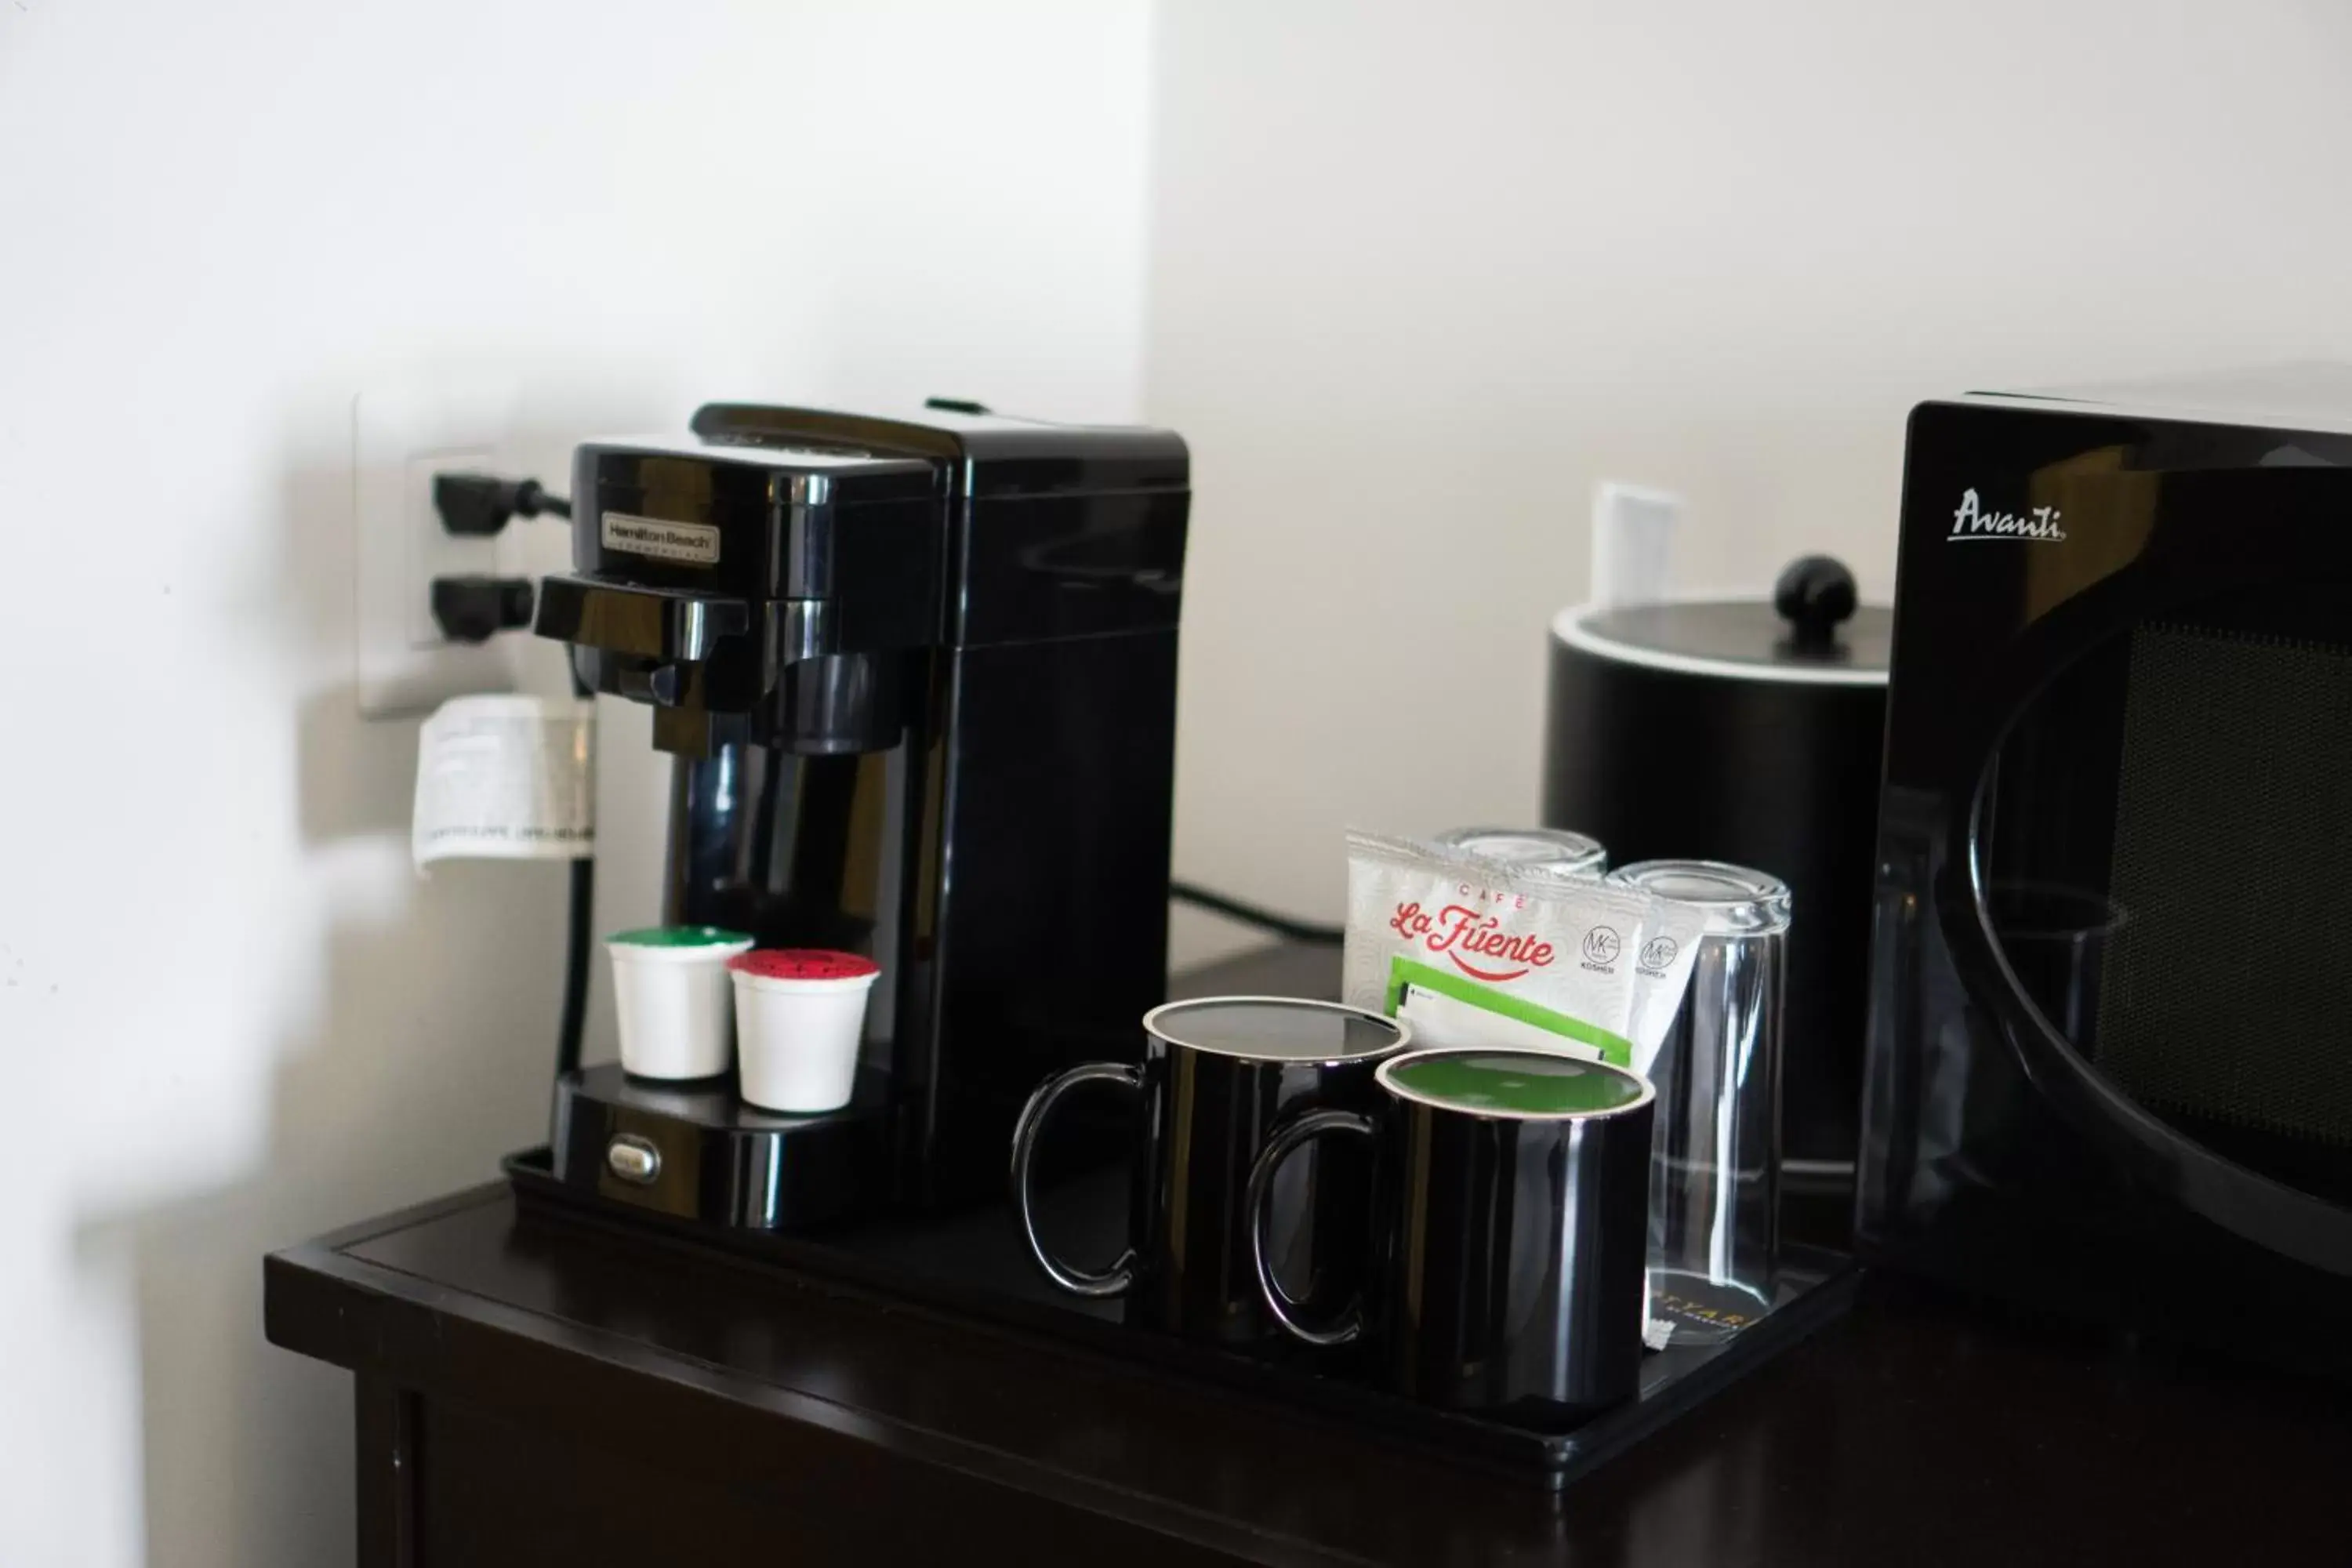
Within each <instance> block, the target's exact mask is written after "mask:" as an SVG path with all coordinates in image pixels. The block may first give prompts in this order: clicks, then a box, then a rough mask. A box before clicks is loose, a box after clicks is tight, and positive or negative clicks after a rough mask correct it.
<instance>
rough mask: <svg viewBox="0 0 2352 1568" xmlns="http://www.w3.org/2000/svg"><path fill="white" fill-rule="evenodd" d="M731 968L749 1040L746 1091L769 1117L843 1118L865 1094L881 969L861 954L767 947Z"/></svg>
mask: <svg viewBox="0 0 2352 1568" xmlns="http://www.w3.org/2000/svg"><path fill="white" fill-rule="evenodd" d="M727 967H728V969H729V971H730V973H732V975H733V978H734V981H735V1021H736V1026H737V1028H738V1029H739V1031H740V1036H741V1040H742V1051H741V1064H740V1066H741V1086H740V1087H741V1090H742V1095H743V1099H744V1101H745V1102H746V1103H747V1104H751V1105H756V1106H758V1107H759V1108H760V1109H761V1110H784V1111H792V1112H794V1113H796V1114H800V1115H811V1114H814V1113H815V1112H818V1111H824V1110H840V1109H841V1108H842V1107H843V1106H845V1105H847V1104H848V1103H849V1100H850V1096H851V1095H852V1094H853V1093H855V1092H856V1088H857V1047H858V1042H859V1040H860V1039H861V1038H862V1037H864V1035H865V1032H866V995H867V994H868V993H869V992H871V991H872V990H873V989H874V982H875V980H876V979H877V977H878V976H879V975H880V974H881V973H882V969H881V966H880V965H879V964H877V963H875V962H874V961H873V960H872V959H870V958H865V957H861V956H860V955H859V954H857V953H854V952H828V951H826V950H824V949H821V948H805V947H783V948H780V947H763V948H761V949H759V950H757V951H756V952H746V953H741V954H739V955H738V956H736V957H734V958H732V959H730V960H729V961H728V964H727Z"/></svg>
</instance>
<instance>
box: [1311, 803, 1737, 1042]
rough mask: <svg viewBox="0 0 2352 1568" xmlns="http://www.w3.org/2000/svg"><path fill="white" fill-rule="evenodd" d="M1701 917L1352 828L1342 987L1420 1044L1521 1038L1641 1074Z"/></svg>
mask: <svg viewBox="0 0 2352 1568" xmlns="http://www.w3.org/2000/svg"><path fill="white" fill-rule="evenodd" d="M1705 930H1706V917H1705V916H1704V915H1703V914H1702V913H1701V912H1700V911H1699V910H1695V909H1693V908H1691V907H1690V906H1689V905H1687V904H1678V903H1675V902H1674V901H1673V900H1669V899H1663V898H1660V897H1658V896H1657V895H1656V894H1654V893H1651V892H1647V891H1644V890H1643V889H1639V888H1624V887H1616V886H1612V885H1611V884H1608V883H1604V882H1601V881H1587V880H1581V879H1567V878H1561V877H1558V876H1554V875H1552V874H1551V873H1549V872H1547V871H1540V870H1530V869H1527V868H1516V867H1513V866H1510V865H1507V864H1505V863H1504V862H1502V861H1498V860H1489V859H1486V858H1483V857H1481V856H1478V855H1475V854H1472V853H1469V852H1467V851H1465V850H1460V849H1451V848H1447V847H1443V846H1440V845H1436V844H1429V843H1423V842H1422V841H1420V840H1417V839H1411V838H1394V837H1385V836H1382V835H1380V834H1372V833H1360V832H1350V833H1349V835H1348V935H1347V952H1346V957H1345V960H1344V964H1343V969H1342V981H1341V984H1342V994H1343V998H1344V1000H1346V1001H1347V1003H1348V1004H1349V1005H1351V1006H1356V1007H1363V1008H1367V1009H1369V1010H1370V1011H1372V1012H1376V1013H1381V1014H1383V1015H1385V1016H1390V1017H1396V1018H1402V1019H1403V1020H1404V1021H1405V1022H1406V1023H1407V1024H1409V1025H1410V1026H1412V1037H1413V1044H1414V1046H1415V1047H1447V1046H1470V1047H1503V1046H1516V1047H1530V1048H1534V1049H1538V1050H1550V1051H1559V1052H1563V1053H1565V1054H1567V1055H1570V1056H1580V1057H1585V1058H1598V1059H1600V1060H1602V1061H1606V1062H1611V1063H1613V1064H1614V1065H1616V1066H1618V1067H1626V1068H1633V1070H1634V1071H1636V1072H1642V1073H1647V1072H1648V1070H1649V1069H1650V1067H1651V1064H1652V1062H1653V1061H1654V1058H1656V1056H1657V1052H1658V1047H1660V1045H1661V1044H1662V1043H1663V1042H1664V1039H1665V1037H1666V1029H1667V1026H1669V1025H1671V1024H1672V1023H1673V1022H1674V1017H1675V1009H1676V1008H1678V1007H1679V1006H1681V1005H1682V999H1683V992H1684V990H1685V988H1686V987H1687V986H1688V985H1689V984H1690V977H1691V965H1692V963H1693V961H1694V959H1695V958H1696V953H1697V949H1698V941H1699V938H1700V936H1701V935H1702V934H1703V933H1704V931H1705Z"/></svg>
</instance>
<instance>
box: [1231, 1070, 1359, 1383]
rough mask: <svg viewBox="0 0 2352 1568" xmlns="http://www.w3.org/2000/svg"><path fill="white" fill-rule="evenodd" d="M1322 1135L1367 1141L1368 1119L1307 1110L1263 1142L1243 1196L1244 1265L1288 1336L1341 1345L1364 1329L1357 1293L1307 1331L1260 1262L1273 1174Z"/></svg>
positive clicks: (1277, 1282)
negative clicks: (1325, 1322)
mask: <svg viewBox="0 0 2352 1568" xmlns="http://www.w3.org/2000/svg"><path fill="white" fill-rule="evenodd" d="M1326 1132H1348V1133H1354V1134H1357V1135H1360V1136H1361V1137H1365V1138H1370V1137H1372V1136H1373V1135H1374V1132H1373V1127H1372V1119H1371V1118H1370V1117H1369V1116H1359V1115H1357V1114H1356V1113H1355V1112H1354V1111H1352V1110H1310V1111H1308V1112H1307V1114H1306V1115H1304V1116H1302V1117H1300V1118H1298V1120H1297V1121H1293V1122H1291V1123H1289V1124H1288V1125H1287V1126H1285V1127H1283V1128H1282V1129H1280V1130H1279V1131H1276V1133H1275V1135H1274V1136H1273V1137H1272V1138H1271V1139H1269V1140H1267V1142H1266V1145H1265V1148H1264V1149H1262V1150H1260V1151H1259V1152H1258V1156H1257V1161H1256V1163H1254V1164H1253V1165H1251V1166H1250V1178H1249V1196H1248V1198H1247V1200H1246V1203H1247V1205H1248V1208H1247V1212H1248V1214H1249V1227H1250V1261H1251V1262H1252V1263H1253V1264H1255V1266H1256V1268H1257V1288H1258V1293H1259V1294H1260V1295H1262V1296H1264V1297H1265V1305H1266V1310H1268V1311H1270V1312H1272V1313H1273V1314H1274V1321H1276V1322H1277V1323H1280V1324H1281V1325H1282V1326H1283V1327H1284V1328H1285V1329H1286V1330H1287V1331H1289V1332H1290V1334H1291V1335H1292V1337H1294V1338H1296V1339H1300V1340H1304V1341H1306V1342H1307V1343H1308V1344H1310V1345H1344V1344H1346V1343H1347V1342H1349V1341H1350V1340H1352V1339H1354V1338H1355V1337H1356V1336H1357V1335H1358V1334H1360V1333H1362V1332H1363V1331H1364V1303H1363V1298H1362V1297H1361V1296H1360V1295H1359V1296H1358V1297H1357V1299H1356V1300H1353V1301H1350V1302H1349V1303H1348V1310H1346V1311H1345V1312H1343V1313H1341V1314H1340V1315H1339V1321H1337V1322H1335V1323H1333V1324H1332V1325H1331V1326H1330V1327H1329V1328H1328V1329H1313V1328H1308V1327H1307V1325H1306V1324H1304V1323H1302V1322H1300V1321H1298V1320H1297V1318H1296V1317H1294V1316H1292V1314H1293V1313H1294V1312H1296V1311H1297V1310H1298V1306H1299V1303H1298V1302H1297V1301H1296V1300H1292V1299H1291V1297H1290V1296H1289V1294H1288V1293H1287V1292H1286V1291H1285V1290H1284V1289H1283V1288H1282V1282H1281V1281H1280V1280H1278V1279H1276V1278H1275V1277H1274V1268H1273V1266H1272V1265H1271V1264H1269V1263H1267V1262H1266V1260H1265V1220H1266V1207H1267V1200H1269V1199H1270V1198H1272V1197H1273V1195H1274V1173H1275V1172H1276V1170H1277V1169H1278V1168H1279V1167H1280V1166H1281V1164H1282V1163H1283V1162H1284V1161H1285V1160H1287V1159H1289V1158H1290V1156H1291V1155H1293V1154H1295V1153H1297V1152H1298V1151H1299V1150H1300V1149H1302V1148H1304V1147H1306V1145H1307V1143H1309V1142H1312V1141H1313V1140H1314V1139H1316V1138H1318V1137H1319V1136H1320V1135H1322V1134H1323V1133H1326Z"/></svg>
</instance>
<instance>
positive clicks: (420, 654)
mask: <svg viewBox="0 0 2352 1568" xmlns="http://www.w3.org/2000/svg"><path fill="white" fill-rule="evenodd" d="M514 407H515V395H514V391H513V389H512V388H511V387H510V386H507V385H503V384H485V383H479V382H468V383H436V384H414V385H402V386H389V387H373V388H370V389H369V390H367V391H365V392H362V393H361V394H360V395H358V396H357V397H355V398H354V399H352V520H353V525H354V526H355V527H356V528H357V530H358V537H357V539H356V540H355V541H354V544H355V546H356V548H355V551H354V559H355V561H356V563H357V571H358V578H359V581H358V585H357V586H358V594H357V599H358V603H357V612H358V613H357V617H356V618H357V623H358V624H357V626H356V633H357V641H358V650H359V670H358V676H359V681H358V684H359V703H360V711H361V713H362V714H363V715H365V716H367V717H370V718H389V717H393V716H395V715H399V714H404V713H414V712H418V711H422V710H425V709H429V708H431V707H433V706H434V705H436V703H439V702H441V701H444V700H446V699H448V698H451V697H462V696H466V695H468V694H470V693H474V692H485V691H509V690H512V689H513V687H514V673H513V665H512V662H511V661H510V660H509V659H508V658H506V657H505V655H504V654H503V653H501V652H500V651H499V649H498V648H497V647H496V646H495V644H479V645H467V644H463V643H453V642H450V641H448V640H447V639H446V638H445V637H443V636H442V635H441V628H440V626H438V625H437V624H436V622H435V621H434V619H433V579H434V578H436V577H440V576H448V575H452V574H459V573H485V574H496V573H497V572H498V570H499V561H500V556H501V553H502V552H501V551H500V549H499V544H500V541H499V539H463V538H459V537H458V536H457V535H455V534H452V533H450V532H449V531H447V530H446V529H445V528H443V527H442V526H441V518H440V514H439V513H438V512H437V511H436V510H434V506H433V478H434V476H435V475H436V474H442V473H457V472H463V471H468V470H471V471H477V472H481V471H489V472H495V471H497V470H498V468H499V458H498V454H499V447H500V443H501V442H502V440H503V439H504V438H505V437H506V434H507V432H508V431H509V429H510V428H511V427H512V419H513V414H514Z"/></svg>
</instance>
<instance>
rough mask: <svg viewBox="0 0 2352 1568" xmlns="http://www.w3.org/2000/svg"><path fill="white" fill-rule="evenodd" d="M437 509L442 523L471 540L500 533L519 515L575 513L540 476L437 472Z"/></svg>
mask: <svg viewBox="0 0 2352 1568" xmlns="http://www.w3.org/2000/svg"><path fill="white" fill-rule="evenodd" d="M433 509H434V510H436V511H438V512H439V513H440V514H441V526H442V527H444V528H446V529H447V530H448V531H450V532H452V533H456V534H462V535H464V536H465V537H467V538H469V539H479V538H482V537H485V536H486V535H488V534H493V533H496V532H498V531H499V530H500V529H502V528H504V527H506V525H507V524H508V523H509V522H511V521H514V520H515V519H516V518H519V517H537V516H539V515H540V514H541V513H542V512H553V513H554V514H555V515H556V516H558V517H570V516H571V515H572V503H571V501H569V500H566V499H565V498H563V497H562V496H560V495H555V494H553V493H551V491H549V489H547V487H546V486H544V485H542V484H541V483H540V482H539V481H538V480H537V479H500V478H499V476H498V475H496V474H436V475H434V476H433Z"/></svg>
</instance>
